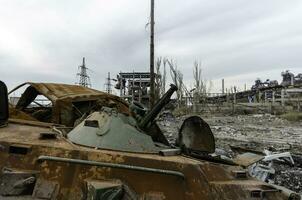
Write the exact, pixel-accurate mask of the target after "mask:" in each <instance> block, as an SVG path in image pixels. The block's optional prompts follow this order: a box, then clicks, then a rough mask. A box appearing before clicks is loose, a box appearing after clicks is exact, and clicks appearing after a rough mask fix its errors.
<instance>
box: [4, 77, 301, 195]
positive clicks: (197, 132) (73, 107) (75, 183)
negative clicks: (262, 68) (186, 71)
mask: <svg viewBox="0 0 302 200" xmlns="http://www.w3.org/2000/svg"><path fill="white" fill-rule="evenodd" d="M25 85H28V87H27V88H26V89H25V91H24V93H23V94H22V95H21V97H20V99H19V101H18V102H17V103H16V105H9V103H8V94H7V89H6V86H5V84H4V83H2V82H1V83H0V123H1V126H0V127H1V128H0V170H1V171H0V199H83V200H84V199H85V200H86V199H91V200H92V199H117V200H118V199H121V200H136V199H137V200H138V199H145V200H151V199H152V200H162V199H186V200H189V199H190V200H193V199H194V200H195V199H196V200H197V199H211V200H212V199H217V200H222V199H225V200H227V199H229V200H231V199H238V200H239V199H240V200H243V199H247V200H248V199H251V200H253V199H267V200H278V199H280V200H281V199H291V200H294V199H300V196H299V195H298V194H296V193H294V192H292V191H289V190H287V189H285V188H281V187H278V186H274V185H270V184H267V183H264V182H261V181H258V180H256V179H254V178H252V177H250V176H249V175H248V174H247V169H246V168H245V166H244V165H241V164H240V163H243V162H242V160H239V161H238V162H233V161H230V160H223V159H221V158H219V157H216V156H213V155H211V154H212V153H213V152H214V151H215V140H214V137H213V134H212V132H211V129H210V127H209V126H208V124H207V123H206V122H204V121H203V120H202V119H201V118H199V117H197V116H192V117H190V118H188V119H186V120H185V121H184V123H183V125H182V126H181V129H180V132H179V137H178V140H177V144H176V145H171V144H169V143H168V142H167V140H166V138H165V136H164V135H163V134H162V133H161V131H160V129H159V128H158V126H157V125H156V122H155V118H156V116H157V115H158V114H159V112H160V111H161V109H162V108H163V107H164V106H165V105H166V104H167V103H168V102H169V100H170V97H171V96H172V94H173V92H174V91H176V90H177V88H176V87H175V86H173V85H171V88H170V89H169V90H168V91H167V93H166V94H165V95H164V96H163V97H162V98H161V99H160V100H159V101H158V102H157V103H156V105H155V106H154V108H153V109H152V110H150V111H147V110H145V109H144V108H142V107H140V106H137V105H130V106H129V105H128V104H127V103H126V102H124V101H123V100H121V99H120V98H119V97H116V96H113V95H109V94H106V93H103V92H99V91H97V90H92V89H88V88H84V87H81V86H73V85H64V84H49V83H26V84H23V85H21V86H19V87H17V88H16V89H14V90H12V92H13V91H15V90H17V89H18V88H20V87H22V86H25ZM39 95H43V96H44V97H45V98H46V99H47V100H49V101H50V104H49V106H43V105H41V104H38V106H30V105H32V104H33V103H34V102H35V99H36V98H37V96H39ZM244 158H245V159H246V157H244Z"/></svg>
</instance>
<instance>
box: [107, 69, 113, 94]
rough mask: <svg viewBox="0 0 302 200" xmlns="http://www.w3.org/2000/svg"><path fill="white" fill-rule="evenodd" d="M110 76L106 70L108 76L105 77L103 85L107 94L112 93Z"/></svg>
mask: <svg viewBox="0 0 302 200" xmlns="http://www.w3.org/2000/svg"><path fill="white" fill-rule="evenodd" d="M111 80H112V79H111V78H110V72H108V77H107V78H106V83H105V87H106V92H107V93H108V94H111V93H112V88H111V87H112V84H111Z"/></svg>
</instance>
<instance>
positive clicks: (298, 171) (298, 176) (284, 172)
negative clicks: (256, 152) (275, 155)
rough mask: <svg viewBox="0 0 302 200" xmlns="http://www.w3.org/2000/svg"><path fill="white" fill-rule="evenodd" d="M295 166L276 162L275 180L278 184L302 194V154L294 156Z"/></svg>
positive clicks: (274, 166)
mask: <svg viewBox="0 0 302 200" xmlns="http://www.w3.org/2000/svg"><path fill="white" fill-rule="evenodd" d="M293 159H294V161H295V165H294V166H290V165H288V164H286V163H280V162H276V163H274V165H273V168H274V169H275V170H276V173H275V176H274V178H273V182H274V184H276V185H282V186H285V187H286V188H288V189H291V190H293V191H295V192H299V193H300V194H302V156H297V155H296V156H293Z"/></svg>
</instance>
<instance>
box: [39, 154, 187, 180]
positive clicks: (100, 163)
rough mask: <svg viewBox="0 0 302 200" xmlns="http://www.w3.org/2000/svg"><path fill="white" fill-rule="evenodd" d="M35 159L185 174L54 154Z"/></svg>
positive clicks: (179, 175) (182, 175) (174, 174)
mask: <svg viewBox="0 0 302 200" xmlns="http://www.w3.org/2000/svg"><path fill="white" fill-rule="evenodd" d="M37 161H39V162H43V161H55V162H63V163H72V164H80V165H91V166H98V167H109V168H117V169H126V170H135V171H141V172H150V173H156V174H164V175H171V176H177V177H181V178H182V179H184V178H185V175H184V174H183V173H181V172H179V171H172V170H164V169H156V168H148V167H140V166H133V165H124V164H116V163H105V162H98V161H90V160H80V159H72V158H62V157H55V156H39V157H38V159H37Z"/></svg>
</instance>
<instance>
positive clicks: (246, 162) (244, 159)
mask: <svg viewBox="0 0 302 200" xmlns="http://www.w3.org/2000/svg"><path fill="white" fill-rule="evenodd" d="M263 158H264V156H262V155H258V154H254V153H244V154H240V155H238V156H237V157H236V158H235V159H234V160H233V161H234V163H236V164H238V165H240V166H243V167H248V166H250V165H252V164H254V163H256V162H259V161H260V160H262V159H263Z"/></svg>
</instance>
